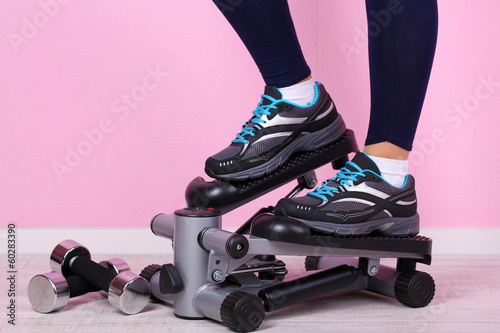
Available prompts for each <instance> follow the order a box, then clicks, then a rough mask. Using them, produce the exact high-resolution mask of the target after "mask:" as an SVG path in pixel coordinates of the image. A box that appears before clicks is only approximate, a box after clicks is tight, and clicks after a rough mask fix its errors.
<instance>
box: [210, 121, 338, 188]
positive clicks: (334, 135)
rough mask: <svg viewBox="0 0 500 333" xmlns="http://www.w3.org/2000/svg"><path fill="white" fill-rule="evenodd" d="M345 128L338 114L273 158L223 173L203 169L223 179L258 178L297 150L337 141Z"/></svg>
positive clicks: (281, 163)
mask: <svg viewBox="0 0 500 333" xmlns="http://www.w3.org/2000/svg"><path fill="white" fill-rule="evenodd" d="M345 130H346V126H345V123H344V120H343V119H342V117H341V116H340V114H339V115H338V116H337V118H336V119H335V121H334V122H333V123H331V124H330V125H328V126H327V127H325V128H323V129H322V130H319V131H317V132H314V133H310V134H307V135H304V136H302V137H301V138H298V139H297V140H295V141H294V142H292V143H291V144H290V145H288V146H286V147H285V148H284V149H283V150H282V151H280V152H279V153H278V155H276V156H275V157H274V158H272V159H271V160H269V161H267V162H265V163H263V164H261V165H258V166H256V167H254V168H251V169H248V170H243V171H239V172H235V173H231V174H225V175H217V174H215V173H213V172H212V170H210V169H205V172H206V173H207V174H208V175H209V176H211V177H213V178H216V179H223V180H234V181H243V180H247V179H255V178H259V177H262V176H264V175H267V174H269V173H271V172H273V171H275V170H276V169H278V168H279V167H280V166H282V165H283V164H285V163H286V161H287V160H288V159H289V158H290V156H291V155H292V154H293V153H296V152H298V151H311V150H316V149H319V148H321V147H324V146H326V145H328V144H330V143H332V142H335V141H337V140H338V139H340V138H341V137H342V135H343V134H344V132H345Z"/></svg>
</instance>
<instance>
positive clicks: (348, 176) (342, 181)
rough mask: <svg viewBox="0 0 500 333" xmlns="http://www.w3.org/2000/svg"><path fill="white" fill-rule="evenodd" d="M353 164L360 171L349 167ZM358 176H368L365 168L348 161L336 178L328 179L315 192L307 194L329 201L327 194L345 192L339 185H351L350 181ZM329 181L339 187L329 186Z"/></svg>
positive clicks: (332, 194) (331, 195)
mask: <svg viewBox="0 0 500 333" xmlns="http://www.w3.org/2000/svg"><path fill="white" fill-rule="evenodd" d="M349 165H350V166H352V167H353V168H354V169H356V170H358V171H351V170H349V169H347V166H349ZM357 177H366V174H365V173H363V170H362V169H361V168H360V167H359V166H358V165H357V164H355V163H352V162H347V163H346V166H345V167H343V168H341V169H340V171H339V172H338V173H337V175H336V176H335V177H334V178H330V179H328V180H327V181H325V182H323V183H322V184H321V187H317V188H316V189H315V190H314V191H313V192H308V193H307V194H309V195H312V196H315V197H318V198H320V199H321V200H323V201H327V200H328V198H327V197H326V196H327V195H328V196H330V197H332V198H333V196H334V193H339V192H341V191H342V192H343V191H344V190H343V189H341V188H339V186H346V185H347V186H349V187H351V186H352V184H351V183H350V182H349V181H350V180H352V181H356V180H357ZM329 182H336V183H337V184H338V186H337V187H332V186H328V185H327V184H328V183H329Z"/></svg>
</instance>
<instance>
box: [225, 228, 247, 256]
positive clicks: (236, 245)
mask: <svg viewBox="0 0 500 333" xmlns="http://www.w3.org/2000/svg"><path fill="white" fill-rule="evenodd" d="M249 247H250V244H248V239H246V237H245V236H243V235H239V234H234V235H233V236H231V237H229V239H228V240H227V242H226V252H227V254H228V255H229V256H230V257H231V258H233V259H241V258H243V257H244V256H246V255H247V253H248V249H249Z"/></svg>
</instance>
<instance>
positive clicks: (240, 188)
mask: <svg viewBox="0 0 500 333" xmlns="http://www.w3.org/2000/svg"><path fill="white" fill-rule="evenodd" d="M357 151H358V146H357V143H356V139H355V137H354V132H353V131H352V130H349V129H348V130H346V131H345V133H344V135H343V136H342V138H340V139H339V140H337V141H335V142H334V143H332V144H329V145H328V146H325V147H323V148H320V149H317V150H314V151H309V152H299V153H296V154H294V155H292V156H291V157H290V159H289V160H288V162H287V163H285V164H284V165H283V166H281V167H279V168H278V169H277V170H276V171H274V172H272V173H270V174H268V175H265V176H263V177H260V178H257V179H250V180H245V181H222V180H213V181H205V180H204V179H203V178H202V177H197V178H195V179H194V180H192V181H191V183H189V185H188V186H187V188H186V203H187V205H188V207H205V208H214V209H218V210H219V211H221V212H222V213H227V212H229V211H231V210H233V209H235V208H237V207H239V206H242V205H244V204H245V203H247V202H249V201H252V200H254V199H256V198H258V197H260V196H262V195H264V194H266V193H268V192H270V191H272V190H274V189H276V188H278V187H280V186H282V185H284V184H286V183H288V182H290V181H293V180H295V179H297V178H299V177H301V176H303V175H304V174H306V173H307V172H309V171H312V170H315V169H317V168H319V167H321V166H323V165H325V164H328V163H331V162H333V161H335V160H338V159H340V158H343V157H344V156H347V155H348V154H349V153H352V152H357Z"/></svg>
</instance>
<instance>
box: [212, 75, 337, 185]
mask: <svg viewBox="0 0 500 333" xmlns="http://www.w3.org/2000/svg"><path fill="white" fill-rule="evenodd" d="M315 93H316V96H315V99H314V101H313V103H311V104H310V105H308V106H299V105H296V104H293V103H290V102H288V101H286V100H283V99H281V98H282V97H281V93H280V91H279V90H278V89H277V88H275V87H273V86H266V88H265V91H264V94H263V95H262V99H261V101H260V102H259V104H258V105H257V108H256V109H255V110H254V111H253V117H252V118H251V119H250V120H249V121H248V122H246V123H245V124H244V125H243V127H242V130H241V132H240V133H238V134H237V135H236V139H234V140H233V141H232V143H231V145H230V146H229V147H226V148H225V149H223V150H222V151H220V152H219V153H217V154H215V155H213V156H211V157H209V158H208V159H207V161H206V163H205V172H206V173H207V174H208V175H209V176H211V177H213V178H216V179H226V180H246V179H252V178H258V177H261V176H263V175H265V174H269V173H271V172H273V171H274V170H276V169H277V168H278V167H279V166H281V165H283V164H284V163H285V162H286V161H287V160H288V158H289V157H290V155H292V154H293V153H294V152H297V151H310V150H315V149H318V148H321V147H323V146H325V145H327V144H329V143H331V142H334V141H336V140H338V139H339V138H340V137H341V136H342V134H343V133H344V131H345V124H344V121H343V120H342V117H341V116H340V115H339V114H338V113H337V109H336V108H335V104H334V103H333V101H332V99H331V98H330V96H329V95H328V93H327V92H326V90H325V88H324V86H323V85H322V84H321V83H316V86H315Z"/></svg>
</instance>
